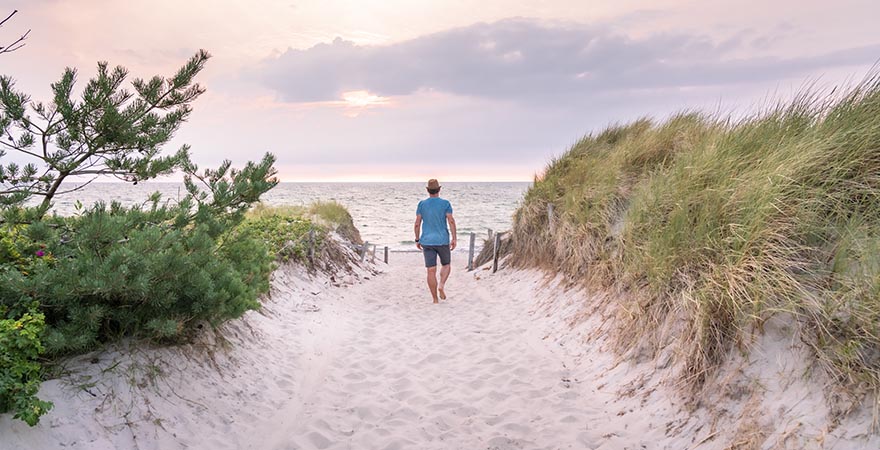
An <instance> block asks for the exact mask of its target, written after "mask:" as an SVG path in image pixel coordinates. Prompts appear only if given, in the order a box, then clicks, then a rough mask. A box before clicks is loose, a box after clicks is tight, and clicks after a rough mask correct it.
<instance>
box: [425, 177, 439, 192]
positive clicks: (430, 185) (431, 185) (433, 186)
mask: <svg viewBox="0 0 880 450" xmlns="http://www.w3.org/2000/svg"><path fill="white" fill-rule="evenodd" d="M428 189H431V190H433V189H440V182H439V181H437V180H435V179H433V178H431V179H430V180H428Z"/></svg>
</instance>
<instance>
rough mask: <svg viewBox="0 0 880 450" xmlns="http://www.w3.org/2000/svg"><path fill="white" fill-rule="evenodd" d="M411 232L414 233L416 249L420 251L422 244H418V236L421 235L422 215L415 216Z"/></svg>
mask: <svg viewBox="0 0 880 450" xmlns="http://www.w3.org/2000/svg"><path fill="white" fill-rule="evenodd" d="M413 231H415V233H416V238H415V241H416V248H418V249H419V250H421V249H422V244H421V243H420V242H419V236H420V235H421V234H422V215H421V214H416V224H415V225H414V226H413Z"/></svg>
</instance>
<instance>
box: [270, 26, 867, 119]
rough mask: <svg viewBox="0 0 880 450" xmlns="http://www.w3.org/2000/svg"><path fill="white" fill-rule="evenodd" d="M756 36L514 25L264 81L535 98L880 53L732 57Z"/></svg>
mask: <svg viewBox="0 0 880 450" xmlns="http://www.w3.org/2000/svg"><path fill="white" fill-rule="evenodd" d="M748 34H749V33H740V34H739V35H737V36H736V37H734V38H731V39H729V40H727V41H721V42H718V41H713V40H711V39H709V38H707V37H704V36H697V35H690V34H684V33H661V34H654V35H651V36H647V37H643V38H631V37H628V36H626V35H625V34H622V33H621V32H619V31H615V30H613V29H611V28H608V27H604V26H591V25H579V24H571V23H560V22H542V21H536V20H531V19H509V20H503V21H500V22H495V23H490V24H486V23H480V24H475V25H471V26H468V27H463V28H456V29H451V30H447V31H443V32H440V33H435V34H430V35H426V36H423V37H420V38H416V39H412V40H409V41H404V42H400V43H396V44H392V45H385V46H360V45H356V44H355V43H353V42H349V41H345V40H342V39H339V38H337V39H336V40H334V41H333V42H331V43H323V44H319V45H316V46H314V47H311V48H309V49H306V50H296V49H289V50H288V51H287V52H285V53H283V54H282V55H281V56H279V57H278V58H273V59H270V60H266V61H264V63H263V64H262V65H261V66H260V67H259V69H258V77H259V78H260V80H261V81H262V82H263V83H264V84H265V85H266V86H268V87H270V88H272V89H274V90H276V91H277V92H279V93H280V95H281V98H282V99H284V100H286V101H291V102H306V101H322V100H335V99H338V98H339V94H340V93H341V92H345V91H350V90H360V89H365V90H369V91H370V92H373V93H377V94H380V95H383V96H388V95H405V94H411V93H414V92H417V91H419V90H436V91H442V92H448V93H453V94H458V95H466V96H478V97H486V98H496V99H511V100H529V99H531V100H533V99H539V98H544V99H548V98H549V99H553V98H557V97H558V96H587V97H590V96H594V95H598V94H605V93H613V92H616V91H621V90H644V89H665V88H675V87H683V86H687V87H695V86H716V85H728V84H736V83H752V82H761V81H768V80H779V79H782V78H787V77H792V76H800V75H803V74H806V73H811V72H815V71H816V70H817V69H821V68H823V67H831V66H841V65H864V64H871V63H872V62H874V61H875V60H876V59H877V58H878V57H880V44H878V45H873V46H868V47H859V48H848V49H842V50H840V51H835V52H832V53H826V54H822V55H816V56H812V57H801V58H791V59H781V58H771V57H761V58H748V57H746V58H743V57H736V58H735V57H732V56H731V55H732V54H734V51H736V53H737V54H743V50H747V49H749V48H753V47H752V46H753V45H755V43H754V39H750V38H749V37H748ZM758 45H760V41H758Z"/></svg>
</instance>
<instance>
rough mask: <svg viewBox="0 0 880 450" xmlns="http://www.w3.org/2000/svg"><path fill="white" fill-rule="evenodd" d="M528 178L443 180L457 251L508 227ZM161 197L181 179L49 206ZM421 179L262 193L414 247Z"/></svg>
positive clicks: (109, 186)
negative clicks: (321, 207) (326, 210)
mask: <svg viewBox="0 0 880 450" xmlns="http://www.w3.org/2000/svg"><path fill="white" fill-rule="evenodd" d="M530 185H531V183H528V182H509V183H499V182H456V183H452V182H446V183H443V189H442V191H441V193H440V196H441V197H443V198H445V199H447V200H449V201H450V202H451V203H452V208H453V211H454V216H455V221H456V224H457V228H458V244H459V249H460V251H465V250H467V246H468V240H469V235H470V233H471V232H473V233H476V235H477V246H478V247H479V246H480V245H481V244H482V242H483V240H484V239H486V238H487V237H488V236H487V235H488V230H489V229H492V230H494V231H505V230H508V229H510V226H511V223H512V217H513V213H514V211H515V210H516V208H517V207H518V206H519V204H520V203H521V201H522V198H523V194H524V193H525V191H526V190H527V189H528V187H529V186H530ZM156 191H158V192H160V193H162V197H163V198H164V199H172V200H173V199H177V198H180V197H182V196H183V195H185V193H186V191H185V190H184V188H183V185H182V184H180V183H159V182H144V183H139V184H138V185H132V184H128V183H92V184H90V185H88V186H85V187H84V188H83V189H82V190H80V191H76V192H72V193H69V194H65V195H62V196H59V197H56V198H55V200H54V202H53V204H54V207H53V211H55V212H57V213H58V214H61V215H71V214H74V213H75V212H76V209H75V204H76V202H77V201H79V202H81V203H82V204H83V205H91V204H93V203H95V202H96V201H99V200H103V201H105V202H110V201H113V200H116V201H119V202H121V203H123V204H124V205H127V206H130V205H135V204H141V203H143V202H145V201H146V200H147V197H148V196H149V195H150V194H151V193H153V192H156ZM427 195H428V194H427V193H426V191H425V184H424V183H280V184H279V185H278V186H276V187H275V188H274V189H272V190H271V191H269V192H267V193H266V194H264V195H263V199H262V200H263V202H264V203H266V204H268V205H270V206H283V205H294V206H308V205H309V204H311V203H312V202H314V201H317V200H322V201H329V200H334V201H337V202H339V203H341V204H342V205H344V206H345V207H346V208H347V209H348V211H349V212H350V213H351V215H352V218H353V219H354V223H355V226H356V227H357V228H358V230H360V233H361V237H362V238H363V239H364V240H365V241H369V242H370V243H371V244H376V245H377V246H378V247H379V248H382V247H384V246H388V247H389V248H390V249H391V250H395V251H400V250H415V242H413V237H414V234H413V222H414V221H415V214H416V205H417V204H418V202H419V200H421V199H423V198H426V197H427Z"/></svg>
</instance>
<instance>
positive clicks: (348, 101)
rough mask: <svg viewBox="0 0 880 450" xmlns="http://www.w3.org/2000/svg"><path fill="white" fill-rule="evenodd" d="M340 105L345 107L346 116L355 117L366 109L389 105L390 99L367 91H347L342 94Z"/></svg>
mask: <svg viewBox="0 0 880 450" xmlns="http://www.w3.org/2000/svg"><path fill="white" fill-rule="evenodd" d="M341 103H342V104H343V105H345V115H346V116H348V117H357V116H358V115H359V114H360V113H362V112H364V111H365V110H367V109H370V108H376V107H381V106H388V105H390V104H391V99H389V98H388V97H382V96H380V95H376V94H371V93H370V92H369V91H363V90H362V91H347V92H343V93H342V102H341Z"/></svg>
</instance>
